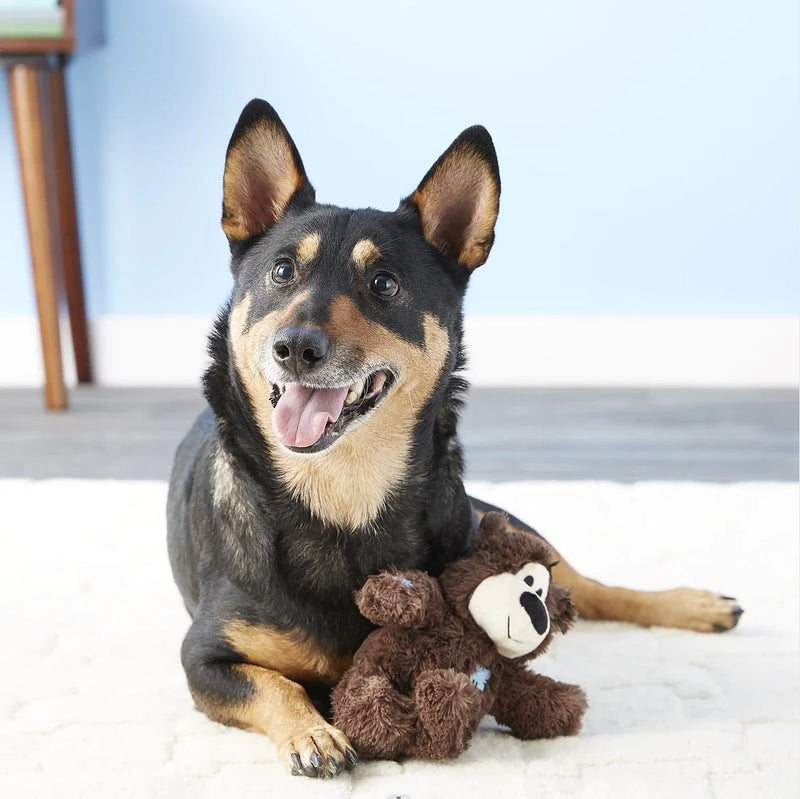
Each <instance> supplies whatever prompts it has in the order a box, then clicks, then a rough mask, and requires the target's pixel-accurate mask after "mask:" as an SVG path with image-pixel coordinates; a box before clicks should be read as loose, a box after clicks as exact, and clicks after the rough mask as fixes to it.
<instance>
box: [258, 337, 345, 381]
mask: <svg viewBox="0 0 800 799" xmlns="http://www.w3.org/2000/svg"><path fill="white" fill-rule="evenodd" d="M330 348H331V342H330V339H329V338H328V337H327V336H326V335H325V334H324V333H323V332H322V331H321V330H317V329H315V328H313V327H284V328H283V329H282V330H279V331H278V332H277V333H276V334H275V340H274V341H273V343H272V357H273V358H274V359H275V361H276V362H277V363H278V364H279V365H280V366H282V367H283V368H284V369H288V370H289V371H290V372H293V373H294V374H295V375H298V376H299V375H302V374H306V373H307V372H310V371H311V370H312V369H314V368H315V367H317V366H319V365H320V364H321V363H322V362H323V361H324V360H325V358H327V357H328V352H329V351H330Z"/></svg>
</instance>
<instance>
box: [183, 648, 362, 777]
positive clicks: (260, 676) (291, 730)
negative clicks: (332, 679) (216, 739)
mask: <svg viewBox="0 0 800 799" xmlns="http://www.w3.org/2000/svg"><path fill="white" fill-rule="evenodd" d="M233 669H234V671H236V672H238V673H239V674H240V675H241V676H242V677H244V678H245V679H246V680H247V681H248V682H249V683H250V685H252V686H253V693H252V695H251V696H250V697H248V698H247V699H246V700H244V701H240V702H221V701H220V700H219V699H216V698H211V697H209V696H206V695H202V694H195V695H194V699H195V702H196V704H197V707H198V708H199V709H200V710H202V711H203V712H204V713H205V714H206V715H207V716H209V718H211V719H214V720H215V721H219V722H222V723H223V724H230V725H232V726H235V727H242V728H244V729H247V730H253V731H255V732H260V733H261V734H262V735H266V736H267V737H268V738H269V739H270V740H271V741H272V742H273V744H275V748H276V750H277V755H278V760H279V761H280V762H281V763H282V764H283V766H284V768H286V770H287V771H289V770H291V769H292V767H293V763H292V759H291V755H292V753H297V754H298V755H299V756H300V758H301V760H302V762H303V763H306V764H308V763H309V762H310V758H311V755H312V753H313V752H318V753H319V754H320V755H321V756H322V757H323V758H324V759H325V760H327V758H332V759H334V760H342V759H343V758H344V756H345V752H346V750H347V749H348V748H351V747H350V742H349V741H348V739H347V736H346V735H345V734H344V733H342V732H340V731H339V730H337V729H336V728H335V727H332V726H331V725H330V724H328V723H327V722H326V721H325V719H323V718H322V716H321V715H320V714H319V712H318V711H317V709H316V708H315V707H314V705H313V704H312V702H311V700H310V699H309V698H308V694H307V693H306V692H305V689H304V688H303V687H302V686H301V685H298V684H297V683H296V682H293V681H292V680H290V679H288V678H286V677H284V676H283V675H282V674H279V673H278V672H277V671H275V670H273V669H265V668H262V667H261V666H255V665H251V664H248V663H242V664H238V665H236V666H233Z"/></svg>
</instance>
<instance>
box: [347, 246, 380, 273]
mask: <svg viewBox="0 0 800 799" xmlns="http://www.w3.org/2000/svg"><path fill="white" fill-rule="evenodd" d="M380 256H381V251H380V250H379V249H378V246H377V245H376V244H375V242H374V241H371V240H370V239H361V240H360V241H357V242H356V246H355V247H353V263H354V264H355V265H356V266H357V267H358V268H359V269H364V268H365V267H367V266H369V265H370V264H372V263H375V261H377V260H378V258H380Z"/></svg>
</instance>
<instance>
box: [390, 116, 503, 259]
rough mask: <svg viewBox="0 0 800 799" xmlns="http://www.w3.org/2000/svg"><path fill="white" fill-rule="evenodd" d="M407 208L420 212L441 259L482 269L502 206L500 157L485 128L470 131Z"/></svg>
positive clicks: (436, 166) (424, 181)
mask: <svg viewBox="0 0 800 799" xmlns="http://www.w3.org/2000/svg"><path fill="white" fill-rule="evenodd" d="M403 204H404V205H412V206H415V207H416V209H417V211H418V212H419V216H420V221H421V222H422V232H423V235H424V236H425V238H426V239H427V240H428V241H429V242H430V243H431V244H432V245H433V246H434V247H436V249H438V250H439V251H440V252H441V253H443V254H444V255H446V256H448V257H449V258H452V259H453V260H455V261H457V262H458V263H459V264H461V265H462V266H465V267H466V268H467V270H468V271H470V272H472V270H473V269H476V268H477V267H479V266H480V265H481V264H482V263H484V262H485V261H486V259H487V258H488V257H489V250H491V248H492V243H493V242H494V225H495V222H496V221H497V212H498V210H499V206H500V172H499V170H498V168H497V154H496V153H495V151H494V144H492V137H491V136H490V135H489V132H488V131H487V130H486V128H484V127H482V126H481V125H475V126H473V127H471V128H467V129H466V130H465V131H464V132H463V133H462V134H461V135H460V136H459V137H458V138H457V139H456V140H455V141H454V142H453V143H452V144H451V145H450V146H449V147H448V148H447V150H446V151H445V152H444V153H443V154H442V156H441V157H440V158H439V160H438V161H437V162H436V163H435V164H434V165H433V166H432V167H431V168H430V170H429V171H428V174H427V175H425V177H424V178H423V179H422V182H421V183H420V184H419V186H418V187H417V190H416V191H415V192H414V193H413V194H412V195H411V196H410V197H407V198H406V199H405V200H404V201H403Z"/></svg>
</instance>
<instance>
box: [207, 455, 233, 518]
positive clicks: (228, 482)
mask: <svg viewBox="0 0 800 799" xmlns="http://www.w3.org/2000/svg"><path fill="white" fill-rule="evenodd" d="M237 493H238V491H237V485H236V475H235V474H234V471H233V465H232V464H231V457H230V455H229V454H228V453H227V452H226V451H225V450H223V449H222V447H221V446H219V445H217V447H216V448H215V449H214V452H213V454H212V456H211V499H212V501H213V502H214V505H216V507H217V508H223V507H226V508H227V507H232V506H235V505H236V499H237Z"/></svg>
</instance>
